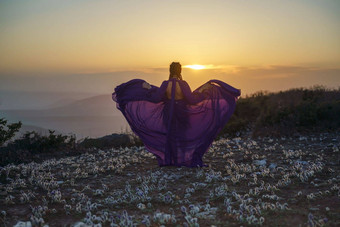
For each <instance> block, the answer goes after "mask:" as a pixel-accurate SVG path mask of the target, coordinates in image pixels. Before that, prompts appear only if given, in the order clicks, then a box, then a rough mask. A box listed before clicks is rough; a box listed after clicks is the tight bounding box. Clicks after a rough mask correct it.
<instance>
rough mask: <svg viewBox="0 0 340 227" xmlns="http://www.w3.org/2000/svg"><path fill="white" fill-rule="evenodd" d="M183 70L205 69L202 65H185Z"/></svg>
mask: <svg viewBox="0 0 340 227" xmlns="http://www.w3.org/2000/svg"><path fill="white" fill-rule="evenodd" d="M184 68H190V69H196V70H199V69H205V68H206V67H205V66H204V65H186V66H184Z"/></svg>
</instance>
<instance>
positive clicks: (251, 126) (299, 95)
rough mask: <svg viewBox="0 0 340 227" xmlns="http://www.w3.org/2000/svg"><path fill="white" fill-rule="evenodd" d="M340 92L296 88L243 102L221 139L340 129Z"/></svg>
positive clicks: (267, 93)
mask: <svg viewBox="0 0 340 227" xmlns="http://www.w3.org/2000/svg"><path fill="white" fill-rule="evenodd" d="M339 116H340V88H339V89H337V90H329V89H326V88H324V87H319V86H316V87H313V88H311V89H306V88H296V89H290V90H287V91H281V92H276V93H270V92H257V93H255V94H253V95H250V96H246V97H243V98H240V99H239V100H238V101H237V104H236V110H235V113H234V114H233V115H232V117H231V119H230V121H229V122H228V124H227V125H226V127H225V128H224V129H223V130H222V132H221V133H220V135H223V134H226V135H240V134H244V133H248V134H249V133H250V134H251V135H252V136H282V135H290V134H292V133H310V132H325V131H326V132H327V131H336V130H339V129H340V117H339Z"/></svg>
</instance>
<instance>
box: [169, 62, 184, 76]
mask: <svg viewBox="0 0 340 227" xmlns="http://www.w3.org/2000/svg"><path fill="white" fill-rule="evenodd" d="M181 71H182V66H181V64H180V63H179V62H173V63H171V65H170V75H169V79H172V78H176V79H178V80H183V79H182V75H181Z"/></svg>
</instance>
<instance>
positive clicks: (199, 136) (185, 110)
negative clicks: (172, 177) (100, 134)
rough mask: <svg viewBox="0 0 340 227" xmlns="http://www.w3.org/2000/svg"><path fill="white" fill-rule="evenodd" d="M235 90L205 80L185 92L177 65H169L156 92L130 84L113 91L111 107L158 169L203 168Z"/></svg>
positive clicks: (141, 83) (144, 85) (237, 92)
mask: <svg viewBox="0 0 340 227" xmlns="http://www.w3.org/2000/svg"><path fill="white" fill-rule="evenodd" d="M239 95H240V90H238V89H236V88H234V87H232V86H230V85H228V84H226V83H224V82H222V81H219V80H210V81H208V82H207V83H205V84H203V85H202V86H200V87H199V88H197V89H196V90H195V91H193V92H191V89H190V87H189V85H188V84H187V83H186V82H185V81H184V80H183V79H182V75H181V65H180V64H179V63H178V62H173V63H172V64H171V65H170V76H169V80H167V81H164V82H163V83H162V85H161V86H160V87H156V86H153V85H150V84H148V83H147V82H145V81H144V80H140V79H134V80H131V81H129V82H127V83H124V84H121V85H119V86H117V87H116V88H115V92H114V93H113V94H112V98H113V100H114V101H116V102H117V108H118V109H119V110H121V112H122V113H123V115H124V116H125V118H126V120H127V121H128V123H129V125H130V127H131V129H132V131H133V132H135V133H136V134H137V135H138V136H139V137H140V139H141V140H142V141H143V143H144V145H145V147H146V149H147V150H148V151H149V152H151V153H153V154H154V155H155V156H156V157H157V160H158V164H159V166H166V165H174V166H188V167H196V166H203V161H202V157H203V155H204V153H205V152H206V151H207V150H208V149H209V146H210V145H211V143H212V142H213V140H214V138H215V137H216V135H217V134H218V132H219V131H220V130H221V129H222V128H223V127H224V125H225V124H226V123H227V121H228V120H229V118H230V116H231V115H232V113H233V112H234V109H235V105H236V100H237V97H238V96H239Z"/></svg>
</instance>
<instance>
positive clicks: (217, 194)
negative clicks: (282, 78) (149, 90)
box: [0, 133, 340, 226]
mask: <svg viewBox="0 0 340 227" xmlns="http://www.w3.org/2000/svg"><path fill="white" fill-rule="evenodd" d="M339 148H340V134H339V133H330V134H328V133H326V134H314V135H308V136H295V137H290V138H289V137H282V138H258V139H250V138H233V139H221V140H218V141H216V142H214V144H213V146H212V147H211V149H210V150H209V151H208V152H207V153H206V154H205V156H204V161H205V163H206V164H208V167H203V168H185V167H182V168H177V167H162V168H160V167H158V165H157V161H156V159H155V158H154V157H153V156H152V155H151V154H149V153H147V152H146V151H145V150H144V148H143V147H132V148H122V149H111V150H98V151H96V152H93V151H92V152H88V153H84V154H82V155H79V156H73V157H65V158H60V159H50V160H46V161H43V162H41V163H35V162H32V163H28V164H20V165H8V166H6V167H4V168H1V169H0V173H1V184H0V211H1V216H0V225H1V226H13V225H15V226H162V225H163V226H240V225H242V226H248V225H263V226H339V225H340V175H339V173H340V161H339V160H340V159H339V157H340V151H339Z"/></svg>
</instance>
